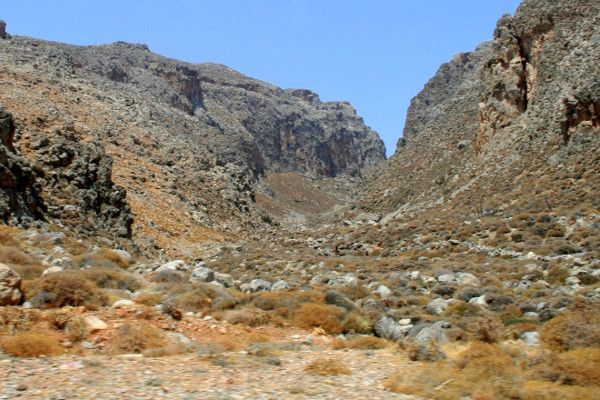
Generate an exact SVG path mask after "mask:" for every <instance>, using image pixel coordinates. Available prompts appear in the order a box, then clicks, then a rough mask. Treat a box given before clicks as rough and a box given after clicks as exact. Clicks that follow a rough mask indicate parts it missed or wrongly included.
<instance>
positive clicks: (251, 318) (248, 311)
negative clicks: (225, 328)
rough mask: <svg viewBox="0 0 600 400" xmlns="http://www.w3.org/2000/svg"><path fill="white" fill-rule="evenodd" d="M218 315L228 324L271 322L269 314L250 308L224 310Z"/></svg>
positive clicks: (257, 324)
mask: <svg viewBox="0 0 600 400" xmlns="http://www.w3.org/2000/svg"><path fill="white" fill-rule="evenodd" d="M220 317H221V318H222V319H224V320H225V321H227V322H229V323H230V324H240V325H246V326H263V325H268V324H269V322H271V316H270V315H269V314H268V313H267V312H265V311H263V310H257V309H252V308H244V309H241V310H231V311H225V312H223V314H222V315H221V316H220Z"/></svg>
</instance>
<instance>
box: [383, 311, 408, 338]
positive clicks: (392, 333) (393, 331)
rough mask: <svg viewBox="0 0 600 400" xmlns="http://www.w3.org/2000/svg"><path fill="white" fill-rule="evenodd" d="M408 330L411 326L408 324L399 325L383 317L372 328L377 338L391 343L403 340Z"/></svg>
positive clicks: (391, 319)
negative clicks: (391, 341)
mask: <svg viewBox="0 0 600 400" xmlns="http://www.w3.org/2000/svg"><path fill="white" fill-rule="evenodd" d="M410 328H412V325H410V324H408V325H401V324H399V323H398V322H396V321H395V320H394V319H393V318H390V317H385V316H383V317H381V318H380V319H379V321H377V322H376V323H375V326H374V329H375V333H376V334H377V336H379V337H381V338H384V339H388V340H393V341H398V340H400V339H403V338H404V337H405V336H406V334H407V333H408V331H409V330H410Z"/></svg>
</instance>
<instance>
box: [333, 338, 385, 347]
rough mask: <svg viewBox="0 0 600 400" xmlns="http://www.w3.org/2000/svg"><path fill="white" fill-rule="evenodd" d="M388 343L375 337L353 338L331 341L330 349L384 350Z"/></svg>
mask: <svg viewBox="0 0 600 400" xmlns="http://www.w3.org/2000/svg"><path fill="white" fill-rule="evenodd" d="M389 345H390V343H389V342H388V341H387V340H385V339H381V338H378V337H375V336H355V337H352V338H350V339H347V340H343V339H333V341H332V342H331V348H332V349H334V350H340V349H360V350H378V349H385V348H387V347H388V346H389Z"/></svg>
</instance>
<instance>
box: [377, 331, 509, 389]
mask: <svg viewBox="0 0 600 400" xmlns="http://www.w3.org/2000/svg"><path fill="white" fill-rule="evenodd" d="M520 375H521V371H520V370H519V369H518V368H517V366H516V363H515V362H514V361H513V360H512V358H511V357H510V356H509V355H508V354H506V353H505V352H504V351H502V350H501V349H500V348H499V347H498V346H496V345H492V344H488V343H478V342H474V343H472V344H471V345H470V346H469V347H468V348H467V349H466V350H464V351H462V352H461V353H459V354H458V358H457V360H456V362H454V363H452V362H443V361H439V362H436V363H429V364H419V365H417V366H416V367H415V370H413V371H402V372H401V373H398V374H395V375H392V376H391V377H390V378H388V379H387V380H386V382H385V384H384V385H385V387H386V388H388V389H389V390H391V391H394V392H398V393H404V394H410V395H416V396H421V397H424V398H428V399H436V400H454V399H459V398H463V397H464V398H472V399H481V400H483V399H518V398H520V395H521V394H520V391H521V388H520V387H521V382H520V379H521V378H520Z"/></svg>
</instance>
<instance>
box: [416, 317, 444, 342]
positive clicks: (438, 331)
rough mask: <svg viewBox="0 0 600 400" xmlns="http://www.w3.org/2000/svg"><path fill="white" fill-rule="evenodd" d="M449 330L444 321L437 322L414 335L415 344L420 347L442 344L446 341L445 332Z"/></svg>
mask: <svg viewBox="0 0 600 400" xmlns="http://www.w3.org/2000/svg"><path fill="white" fill-rule="evenodd" d="M448 328H450V323H448V322H446V321H437V322H435V323H433V324H431V325H427V326H425V327H423V328H422V329H421V330H419V332H418V333H417V334H416V335H415V339H414V341H415V343H416V344H417V345H420V346H425V345H428V344H429V343H432V342H433V343H436V344H442V343H446V342H447V341H448V337H447V336H446V330H447V329H448Z"/></svg>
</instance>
